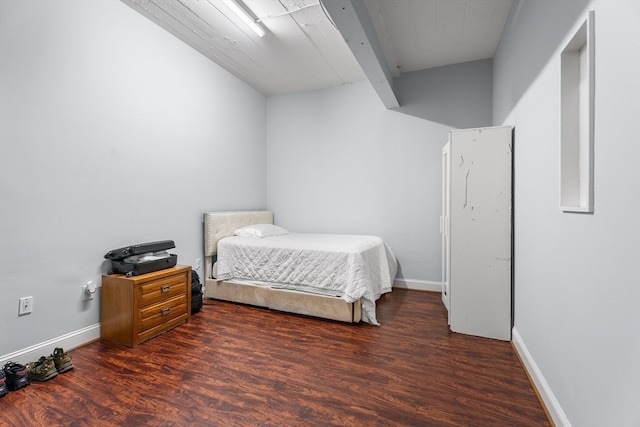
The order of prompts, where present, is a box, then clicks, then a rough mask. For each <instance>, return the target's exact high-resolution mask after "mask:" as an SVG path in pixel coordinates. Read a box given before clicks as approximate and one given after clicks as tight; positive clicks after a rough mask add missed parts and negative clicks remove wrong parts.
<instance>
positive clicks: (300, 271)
mask: <svg viewBox="0 0 640 427" xmlns="http://www.w3.org/2000/svg"><path fill="white" fill-rule="evenodd" d="M217 270H218V271H217V279H218V280H229V279H241V280H252V281H260V282H266V283H268V284H271V285H273V286H277V287H279V288H284V289H293V290H299V291H305V292H313V293H319V294H323V295H333V296H338V297H341V298H342V299H344V300H345V301H346V302H349V303H351V302H354V301H356V300H358V299H360V300H361V302H362V320H363V321H365V322H368V323H371V324H374V325H378V321H377V319H376V300H377V299H378V298H380V295H382V294H383V293H386V292H390V291H391V287H392V284H393V279H394V278H395V275H396V271H397V261H396V258H395V256H394V255H393V253H392V252H391V249H390V248H389V247H387V245H386V244H385V243H384V241H383V240H382V239H381V238H380V237H376V236H355V235H343V234H307V233H289V234H285V235H281V236H272V237H265V238H256V237H240V236H233V237H226V238H224V239H222V240H220V241H219V242H218V262H217Z"/></svg>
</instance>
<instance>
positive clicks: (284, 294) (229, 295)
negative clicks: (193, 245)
mask: <svg viewBox="0 0 640 427" xmlns="http://www.w3.org/2000/svg"><path fill="white" fill-rule="evenodd" d="M203 221H204V240H205V242H204V243H205V245H204V246H205V283H204V285H205V293H204V296H205V298H209V299H217V300H222V301H231V302H237V303H242V304H249V305H254V306H258V307H265V308H269V309H272V310H278V311H284V312H288V313H296V314H303V315H306V316H313V317H320V318H323V319H330V320H337V321H340V322H348V323H358V322H360V321H361V320H362V306H361V303H360V301H356V302H353V303H348V302H346V301H345V300H343V299H342V298H339V297H332V296H325V295H319V294H311V293H306V292H299V291H293V290H288V289H280V288H274V287H269V286H264V285H259V284H253V283H250V282H234V281H232V280H224V281H223V280H216V279H213V278H212V274H211V265H212V260H213V257H214V255H215V254H216V253H217V244H218V240H220V239H221V238H223V237H227V236H232V235H233V232H234V230H235V229H236V228H239V227H242V226H244V225H250V224H273V212H271V211H235V212H206V213H205V214H204V218H203Z"/></svg>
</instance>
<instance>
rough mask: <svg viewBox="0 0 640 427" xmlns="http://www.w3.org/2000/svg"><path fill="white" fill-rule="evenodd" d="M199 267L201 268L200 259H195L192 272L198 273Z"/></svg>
mask: <svg viewBox="0 0 640 427" xmlns="http://www.w3.org/2000/svg"><path fill="white" fill-rule="evenodd" d="M200 267H202V258H196V262H195V266H194V268H193V269H194V270H196V271H199V270H200Z"/></svg>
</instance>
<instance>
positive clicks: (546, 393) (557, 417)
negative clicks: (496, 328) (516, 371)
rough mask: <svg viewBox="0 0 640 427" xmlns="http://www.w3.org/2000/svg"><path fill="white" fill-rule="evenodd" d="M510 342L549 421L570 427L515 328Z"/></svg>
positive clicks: (562, 426)
mask: <svg viewBox="0 0 640 427" xmlns="http://www.w3.org/2000/svg"><path fill="white" fill-rule="evenodd" d="M511 340H512V344H513V347H514V349H515V350H516V353H517V354H518V357H519V358H520V360H521V361H522V363H523V365H524V369H525V370H526V371H527V375H529V378H530V379H531V381H532V382H533V385H534V387H535V388H536V391H537V392H538V396H539V397H540V399H541V400H542V404H543V405H544V406H545V411H546V412H547V415H548V416H549V417H550V418H551V420H550V421H552V422H553V424H554V425H555V426H558V427H571V423H570V422H569V419H568V418H567V416H566V415H565V413H564V411H563V410H562V407H561V406H560V403H559V402H558V400H557V399H556V397H555V395H554V394H553V392H552V391H551V388H550V387H549V384H548V383H547V380H545V378H544V376H543V375H542V372H541V371H540V369H539V368H538V365H537V364H536V362H535V360H533V357H532V356H531V353H529V350H528V349H527V346H526V345H525V343H524V341H523V340H522V337H521V336H520V334H519V333H518V330H517V329H516V328H515V327H514V328H513V330H512V334H511Z"/></svg>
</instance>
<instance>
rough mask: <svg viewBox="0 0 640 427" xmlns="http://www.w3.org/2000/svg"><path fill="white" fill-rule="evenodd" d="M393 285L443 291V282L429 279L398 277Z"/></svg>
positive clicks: (403, 287)
mask: <svg viewBox="0 0 640 427" xmlns="http://www.w3.org/2000/svg"><path fill="white" fill-rule="evenodd" d="M393 287H394V288H402V289H414V290H418V291H430V292H442V283H441V282H430V281H428V280H412V279H396V280H395V281H394V282H393Z"/></svg>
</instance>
